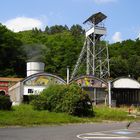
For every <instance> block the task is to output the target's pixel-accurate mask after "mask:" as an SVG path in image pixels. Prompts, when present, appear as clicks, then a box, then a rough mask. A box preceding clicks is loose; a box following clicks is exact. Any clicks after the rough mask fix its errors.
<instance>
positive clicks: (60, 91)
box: [31, 85, 93, 116]
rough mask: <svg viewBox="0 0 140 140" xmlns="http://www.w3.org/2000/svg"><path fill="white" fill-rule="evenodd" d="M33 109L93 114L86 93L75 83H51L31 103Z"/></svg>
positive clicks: (85, 114)
mask: <svg viewBox="0 0 140 140" xmlns="http://www.w3.org/2000/svg"><path fill="white" fill-rule="evenodd" d="M31 104H32V105H33V106H34V108H35V109H38V110H44V109H47V110H49V111H51V112H66V113H68V114H71V115H77V116H89V115H93V114H92V113H93V110H92V104H91V102H90V99H89V97H88V95H87V94H85V93H84V92H83V91H82V89H81V88H80V87H79V86H77V85H52V86H50V87H48V88H47V89H45V90H44V91H43V92H42V93H41V94H40V96H39V98H38V99H37V100H33V101H32V103H31Z"/></svg>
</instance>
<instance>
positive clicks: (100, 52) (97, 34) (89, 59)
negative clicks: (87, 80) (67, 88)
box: [71, 12, 110, 80]
mask: <svg viewBox="0 0 140 140" xmlns="http://www.w3.org/2000/svg"><path fill="white" fill-rule="evenodd" d="M106 18H107V16H106V15H104V14H103V13H101V12H98V13H96V14H93V15H92V16H90V17H89V18H88V19H87V20H85V21H84V22H83V24H86V25H88V29H87V30H86V32H85V42H84V45H83V48H82V51H81V53H80V56H79V58H78V60H77V63H76V65H75V68H74V70H73V73H72V76H71V80H72V79H73V78H74V77H75V76H76V75H78V70H79V68H80V65H81V64H82V63H84V62H85V61H83V59H85V58H86V62H85V63H86V64H85V65H84V66H86V71H85V74H86V75H93V76H96V77H99V78H104V79H106V78H107V77H109V76H110V67H109V52H108V46H107V44H106V43H105V41H101V38H103V37H104V36H105V35H106V28H105V27H104V20H105V19H106ZM85 56H86V57H85Z"/></svg>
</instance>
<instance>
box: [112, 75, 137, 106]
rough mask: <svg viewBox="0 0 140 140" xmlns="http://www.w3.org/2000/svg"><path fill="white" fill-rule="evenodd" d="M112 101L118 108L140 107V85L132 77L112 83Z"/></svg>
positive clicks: (122, 78) (118, 79)
mask: <svg viewBox="0 0 140 140" xmlns="http://www.w3.org/2000/svg"><path fill="white" fill-rule="evenodd" d="M111 100H112V101H113V102H114V101H115V104H116V105H117V106H121V105H129V106H130V105H135V106H139V105H140V83H139V82H138V81H136V80H135V79H132V78H130V77H121V78H117V79H115V80H113V81H111Z"/></svg>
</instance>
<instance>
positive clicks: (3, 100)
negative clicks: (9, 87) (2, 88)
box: [0, 95, 12, 110]
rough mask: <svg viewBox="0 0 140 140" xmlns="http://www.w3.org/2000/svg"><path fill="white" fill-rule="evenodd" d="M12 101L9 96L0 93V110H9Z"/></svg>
mask: <svg viewBox="0 0 140 140" xmlns="http://www.w3.org/2000/svg"><path fill="white" fill-rule="evenodd" d="M11 106H12V102H11V100H10V97H9V96H5V95H0V110H10V109H11Z"/></svg>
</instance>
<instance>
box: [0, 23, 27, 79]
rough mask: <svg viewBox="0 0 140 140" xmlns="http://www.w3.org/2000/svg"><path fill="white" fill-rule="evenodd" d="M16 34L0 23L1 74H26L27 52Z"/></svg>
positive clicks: (19, 75)
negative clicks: (24, 64)
mask: <svg viewBox="0 0 140 140" xmlns="http://www.w3.org/2000/svg"><path fill="white" fill-rule="evenodd" d="M21 46H22V42H21V41H20V40H18V39H17V38H16V34H15V33H13V32H12V31H10V30H8V29H7V28H6V27H5V26H3V25H2V24H0V54H1V55H0V76H18V77H21V76H23V75H24V67H23V63H24V60H25V54H24V51H23V50H22V47H21Z"/></svg>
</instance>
